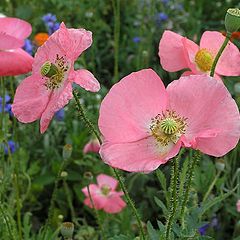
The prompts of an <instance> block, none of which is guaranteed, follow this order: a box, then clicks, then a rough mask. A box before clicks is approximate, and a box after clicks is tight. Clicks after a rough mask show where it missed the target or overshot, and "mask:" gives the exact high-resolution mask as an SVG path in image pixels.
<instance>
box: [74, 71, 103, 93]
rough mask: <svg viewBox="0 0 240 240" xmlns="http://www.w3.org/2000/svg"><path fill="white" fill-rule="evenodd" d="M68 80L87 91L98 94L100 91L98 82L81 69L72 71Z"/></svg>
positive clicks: (90, 74) (89, 73)
mask: <svg viewBox="0 0 240 240" xmlns="http://www.w3.org/2000/svg"><path fill="white" fill-rule="evenodd" d="M70 78H72V80H73V81H74V82H75V83H76V84H78V85H80V86H81V87H82V88H84V89H85V90H87V91H90V92H98V91H99V90H100V84H99V82H98V80H97V79H96V78H95V77H94V75H93V74H92V73H91V72H89V71H88V70H85V69H81V70H77V71H74V72H73V74H71V76H70Z"/></svg>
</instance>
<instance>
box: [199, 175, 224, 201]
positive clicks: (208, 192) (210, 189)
mask: <svg viewBox="0 0 240 240" xmlns="http://www.w3.org/2000/svg"><path fill="white" fill-rule="evenodd" d="M220 174H221V171H218V173H217V175H216V176H215V178H214V179H213V181H212V183H211V185H210V186H209V188H208V191H207V192H206V194H205V195H204V197H203V202H205V201H206V200H207V198H208V196H209V194H210V193H211V191H212V189H213V187H214V186H215V183H216V181H217V180H218V178H219V176H220Z"/></svg>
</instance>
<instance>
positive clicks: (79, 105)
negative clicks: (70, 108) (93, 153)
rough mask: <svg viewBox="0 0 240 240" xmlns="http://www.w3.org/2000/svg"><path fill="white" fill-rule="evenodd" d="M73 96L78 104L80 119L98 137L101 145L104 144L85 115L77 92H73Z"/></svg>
mask: <svg viewBox="0 0 240 240" xmlns="http://www.w3.org/2000/svg"><path fill="white" fill-rule="evenodd" d="M73 96H74V99H75V102H76V107H77V110H78V113H79V116H80V118H82V120H83V121H84V122H85V124H86V126H87V128H88V130H89V131H90V132H92V133H93V134H94V135H95V136H96V138H97V139H98V141H99V143H100V144H102V140H101V137H100V135H99V134H98V132H97V130H96V129H95V128H94V126H93V124H92V123H91V121H90V120H89V119H88V118H87V116H86V115H85V113H84V110H83V107H82V105H81V103H80V101H79V98H78V92H77V90H73Z"/></svg>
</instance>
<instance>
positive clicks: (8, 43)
mask: <svg viewBox="0 0 240 240" xmlns="http://www.w3.org/2000/svg"><path fill="white" fill-rule="evenodd" d="M23 45H24V40H23V39H18V38H15V37H14V36H11V35H8V34H6V33H4V32H0V50H7V49H15V48H20V47H22V46H23Z"/></svg>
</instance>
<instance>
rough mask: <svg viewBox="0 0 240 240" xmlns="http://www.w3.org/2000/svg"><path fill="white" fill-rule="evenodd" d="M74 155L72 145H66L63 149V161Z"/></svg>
mask: <svg viewBox="0 0 240 240" xmlns="http://www.w3.org/2000/svg"><path fill="white" fill-rule="evenodd" d="M71 155H72V145H71V144H66V145H65V146H64V147H63V159H69V158H70V157H71Z"/></svg>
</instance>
